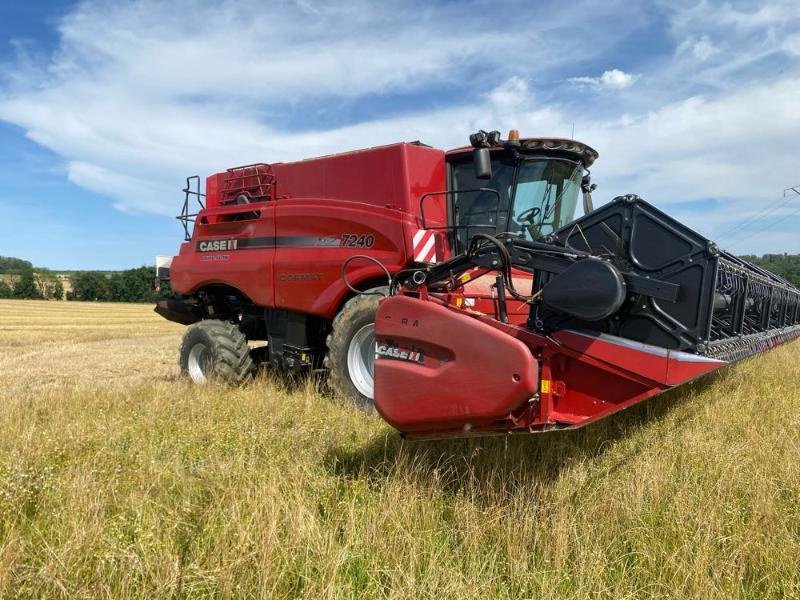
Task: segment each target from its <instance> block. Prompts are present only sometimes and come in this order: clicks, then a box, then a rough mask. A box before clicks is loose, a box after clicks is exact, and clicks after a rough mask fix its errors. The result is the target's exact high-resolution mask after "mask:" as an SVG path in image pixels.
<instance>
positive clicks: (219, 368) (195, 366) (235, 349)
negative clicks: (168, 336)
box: [180, 319, 256, 385]
mask: <svg viewBox="0 0 800 600" xmlns="http://www.w3.org/2000/svg"><path fill="white" fill-rule="evenodd" d="M180 363H181V373H183V374H184V375H186V376H188V377H189V379H191V380H192V381H194V382H195V383H197V384H199V385H205V384H207V383H209V382H211V381H214V382H220V383H227V384H231V385H242V384H243V383H246V382H247V381H249V380H250V379H252V377H253V373H254V372H255V369H256V367H255V364H254V363H253V359H252V358H251V357H250V347H249V346H248V345H247V338H246V337H245V336H244V334H243V333H242V332H241V331H239V328H238V327H237V326H236V325H234V324H233V323H228V322H225V321H217V320H214V319H209V320H205V321H200V322H199V323H195V324H193V325H190V326H189V328H188V329H187V330H186V333H185V334H184V336H183V343H182V344H181V358H180Z"/></svg>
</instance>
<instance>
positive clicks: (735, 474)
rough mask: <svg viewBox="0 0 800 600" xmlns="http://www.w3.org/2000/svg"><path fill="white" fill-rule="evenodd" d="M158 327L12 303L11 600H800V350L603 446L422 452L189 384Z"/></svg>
mask: <svg viewBox="0 0 800 600" xmlns="http://www.w3.org/2000/svg"><path fill="white" fill-rule="evenodd" d="M181 333H182V327H180V326H176V325H173V324H170V323H168V322H166V321H163V320H161V319H160V318H159V317H157V316H156V315H154V314H153V313H152V312H151V310H150V307H148V306H141V305H120V304H113V305H112V304H108V305H104V304H82V303H63V302H62V303H55V302H50V303H47V302H26V301H2V302H0V400H1V401H2V411H1V412H0V596H2V597H37V598H41V597H68V598H76V597H84V598H97V597H115V598H116V597H147V598H152V597H166V596H170V597H173V596H174V597H308V598H339V597H352V598H355V597H365V596H366V597H392V598H426V597H429V598H433V597H436V598H518V597H527V598H550V597H588V596H600V597H609V598H633V597H643V596H658V597H664V596H668V597H676V598H686V597H709V598H721V597H746V598H760V597H774V598H780V597H800V413H799V412H798V409H800V345H799V344H797V343H795V344H792V345H787V346H784V347H781V348H779V349H777V350H775V351H773V352H771V353H769V354H767V355H764V356H762V357H760V358H758V359H755V360H750V361H747V362H745V363H741V364H739V365H737V366H735V367H733V368H731V369H730V370H728V371H727V372H726V373H725V374H724V375H722V376H720V377H717V378H716V379H715V380H714V381H711V382H704V383H702V384H694V385H693V386H690V387H688V388H685V389H683V390H682V391H680V392H678V393H671V394H668V395H665V396H662V397H660V398H658V399H655V400H653V401H650V402H649V403H646V404H645V405H644V406H640V407H637V408H634V409H632V410H630V411H627V412H626V413H623V414H621V415H617V416H616V417H612V418H610V419H607V420H605V421H603V422H600V423H598V424H597V425H595V426H592V427H590V428H588V429H585V430H582V431H576V432H566V433H549V434H544V435H538V436H519V437H511V438H506V437H504V438H492V439H483V440H470V441H450V442H427V443H419V442H418V443H409V442H403V441H402V440H401V439H399V438H398V436H397V435H396V434H395V433H393V432H392V430H391V429H390V428H389V427H388V426H387V425H385V424H383V423H382V422H381V421H380V420H379V419H377V418H372V417H366V416H363V415H361V414H358V413H356V412H354V411H352V410H350V409H349V408H347V407H346V406H343V405H341V404H340V403H338V402H337V401H335V400H333V399H330V398H327V397H325V396H322V395H319V394H317V393H316V392H315V390H314V389H313V386H312V385H311V384H308V385H306V386H304V387H302V388H301V389H299V390H297V389H296V390H289V389H287V388H286V387H285V386H284V385H283V384H281V383H280V382H278V383H275V382H272V381H270V380H269V379H267V378H266V377H261V378H259V380H258V381H256V382H255V383H254V384H253V385H251V386H249V387H247V388H246V389H236V390H234V389H219V388H197V387H192V386H191V385H188V384H187V383H186V382H184V381H182V380H181V379H180V378H179V376H178V369H177V367H176V360H177V357H176V354H177V348H178V344H179V341H180V336H181Z"/></svg>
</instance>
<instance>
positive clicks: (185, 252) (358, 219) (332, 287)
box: [170, 144, 446, 318]
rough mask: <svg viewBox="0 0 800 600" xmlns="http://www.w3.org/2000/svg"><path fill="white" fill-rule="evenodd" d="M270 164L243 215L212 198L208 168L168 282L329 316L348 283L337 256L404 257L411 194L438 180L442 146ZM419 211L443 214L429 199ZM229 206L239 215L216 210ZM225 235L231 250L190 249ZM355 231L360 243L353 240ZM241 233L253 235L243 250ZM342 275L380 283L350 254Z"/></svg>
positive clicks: (412, 220)
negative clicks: (266, 179) (259, 197)
mask: <svg viewBox="0 0 800 600" xmlns="http://www.w3.org/2000/svg"><path fill="white" fill-rule="evenodd" d="M270 173H271V174H272V175H273V176H274V184H273V186H274V189H273V192H272V194H273V195H272V199H271V200H269V201H267V202H261V203H253V204H248V205H247V206H246V208H247V211H252V212H249V213H248V214H247V215H245V216H250V217H253V218H241V213H242V210H243V207H242V206H241V205H238V206H237V205H227V206H226V205H222V204H221V201H222V200H223V194H222V190H224V189H225V182H226V180H227V179H229V178H230V174H229V173H218V174H215V175H212V176H211V177H209V178H208V180H207V185H206V190H207V199H206V208H205V209H204V210H202V211H200V213H199V215H198V217H197V221H196V224H195V229H194V232H193V235H192V239H191V241H189V242H186V243H184V244H183V245H182V246H181V250H180V253H179V254H178V256H176V257H175V258H174V259H173V262H172V266H171V269H170V271H171V279H172V287H173V289H174V290H176V291H178V292H181V293H184V294H193V293H195V292H196V291H197V290H199V289H201V288H204V287H207V286H210V285H219V284H222V285H226V286H230V287H233V288H235V289H236V290H238V291H239V292H241V293H242V294H243V295H244V296H246V297H247V298H249V299H250V300H251V301H252V302H254V303H255V304H257V305H259V306H264V307H274V308H283V309H289V310H295V311H299V312H303V313H308V314H313V315H318V316H321V317H325V318H332V317H333V316H334V315H335V314H336V312H337V310H338V308H339V306H340V305H341V303H342V302H343V300H344V299H345V297H346V296H347V295H348V293H349V292H348V289H347V286H346V285H345V283H344V281H342V277H341V267H342V263H343V262H344V261H345V260H346V259H347V258H349V257H350V256H352V255H353V254H356V253H363V254H369V255H370V256H374V257H375V258H377V259H378V260H380V261H381V262H382V263H383V264H384V265H386V267H387V268H388V269H389V270H390V271H392V272H396V271H398V270H399V269H401V268H403V267H405V266H406V265H408V264H409V262H410V259H409V256H410V253H411V248H410V247H409V240H410V239H411V237H412V235H413V231H414V230H415V229H416V228H419V227H420V226H421V223H420V222H419V219H418V215H419V197H420V196H421V195H422V194H424V193H427V192H435V191H440V190H443V189H445V188H446V183H445V164H444V152H442V151H441V150H436V149H433V148H428V147H425V146H419V145H413V144H394V145H391V146H384V147H380V148H372V149H369V150H362V151H357V152H350V153H345V154H339V155H334V156H328V157H322V158H317V159H311V160H304V161H299V162H294V163H278V164H274V165H271V166H270ZM437 210H438V212H437ZM426 211H427V212H426V216H428V215H430V216H431V218H432V219H436V220H438V221H440V222H443V221H444V212H443V204H441V203H439V204H438V205H437V204H435V203H431V204H430V206H426ZM255 213H258V214H257V216H256V215H255ZM232 214H238V215H239V216H237V219H236V220H231V219H230V218H228V219H225V220H223V219H224V218H225V216H226V215H232ZM366 236H371V237H369V238H367V237H366ZM228 239H236V240H237V241H238V249H237V251H235V252H226V251H219V252H212V253H207V252H199V251H197V250H198V248H197V244H198V243H199V240H211V241H214V240H223V241H224V240H228ZM365 239H367V240H368V241H369V242H370V244H369V246H364V245H362V246H358V244H359V241H361V243H362V244H363V243H364V242H363V240H365ZM242 240H245V242H247V241H252V240H262V242H259V243H257V244H255V245H254V246H252V247H248V249H247V250H245V251H243V250H242V249H241V248H242ZM351 240H353V241H352V243H353V244H354V245H352V246H350V245H347V244H349V243H351ZM348 280H349V281H350V282H351V284H353V285H356V286H359V285H361V286H364V285H367V286H369V285H370V284H371V282H374V283H375V285H380V284H384V283H385V277H384V276H383V274H382V271H381V270H380V269H378V268H377V267H376V265H374V264H372V263H368V262H357V263H353V264H352V267H351V268H350V269H349V270H348Z"/></svg>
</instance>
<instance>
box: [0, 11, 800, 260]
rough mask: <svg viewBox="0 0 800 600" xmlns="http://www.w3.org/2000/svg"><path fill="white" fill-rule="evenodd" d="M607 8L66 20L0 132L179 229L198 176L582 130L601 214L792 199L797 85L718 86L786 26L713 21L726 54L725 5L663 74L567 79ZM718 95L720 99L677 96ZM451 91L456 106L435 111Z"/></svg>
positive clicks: (28, 63) (777, 81)
mask: <svg viewBox="0 0 800 600" xmlns="http://www.w3.org/2000/svg"><path fill="white" fill-rule="evenodd" d="M596 4H597V3H592V2H587V3H586V4H585V5H584V6H583V7H582V9H583V10H572V11H569V12H568V13H566V14H560V15H559V14H555V15H554V17H553V19H556V20H553V21H548V23H547V27H542V28H541V30H539V31H533V30H532V29H531V27H532V26H531V23H535V22H537V20H536V19H523V18H517V19H512V20H510V21H509V22H501V23H495V24H494V25H493V26H490V25H487V23H486V22H485V21H480V20H476V19H473V18H472V17H471V16H470V15H471V14H472V13H471V12H470V11H464V10H462V9H459V8H458V7H457V6H456V7H453V6H450V5H447V6H445V7H438V6H435V7H430V8H425V9H419V8H416V9H413V8H409V7H408V6H406V5H404V4H402V3H398V4H393V5H391V6H389V7H388V8H386V6H384V5H375V4H371V3H366V2H365V3H362V4H354V3H348V4H336V5H334V6H331V5H329V4H326V3H319V4H316V3H314V4H312V3H309V2H299V3H297V4H296V5H294V4H276V5H272V6H270V7H269V10H264V7H263V6H261V5H260V4H256V5H254V6H247V5H243V4H239V3H223V4H220V5H216V4H198V5H196V6H195V5H193V6H192V9H191V10H188V9H187V7H186V6H182V5H180V4H174V5H167V4H162V3H155V2H147V1H146V2H139V3H126V4H117V5H110V4H105V3H102V4H93V3H86V4H82V5H80V6H79V7H78V8H77V9H76V10H75V11H74V12H73V13H71V14H70V15H68V16H67V17H66V18H65V19H64V20H63V21H62V22H61V24H60V27H59V31H60V35H61V42H60V47H59V50H58V51H57V52H56V53H55V54H54V55H53V56H52V57H49V60H48V62H46V63H45V64H43V63H42V62H41V60H38V59H37V58H36V56H35V52H30V51H29V49H28V48H27V47H23V48H22V50H24V52H23V54H22V62H20V63H18V64H16V65H14V66H13V67H9V68H6V69H4V71H5V73H6V75H7V76H6V78H5V86H4V87H5V90H4V91H3V92H2V93H0V119H3V120H6V121H9V122H12V123H15V124H17V125H19V126H21V127H23V128H24V129H25V131H26V133H27V135H28V137H30V138H31V139H32V140H34V141H36V142H37V143H39V144H41V145H42V146H45V147H47V148H49V149H50V150H52V151H54V152H56V153H57V154H58V155H60V156H61V157H63V158H64V161H65V163H66V166H67V173H68V177H69V179H70V180H71V181H72V182H74V183H76V184H78V185H80V186H83V187H85V188H87V189H90V190H93V191H95V192H98V193H100V194H103V195H106V196H108V197H109V198H112V199H113V201H114V202H115V205H116V206H117V207H118V208H120V209H122V210H128V211H147V212H154V213H159V214H165V215H172V214H174V213H175V211H176V207H177V200H178V196H179V191H178V190H179V189H180V187H181V186H182V184H183V177H185V175H187V174H194V173H198V174H200V175H204V174H208V173H211V172H215V171H219V170H222V169H224V168H226V167H229V166H232V165H236V164H244V163H251V162H255V161H262V160H263V161H287V160H293V159H298V158H303V157H308V156H315V155H321V154H326V153H331V152H337V151H343V150H348V149H353V148H358V147H366V146H372V145H377V144H383V143H390V142H394V141H399V140H414V139H421V140H423V141H425V142H426V143H429V144H433V145H437V146H439V147H445V148H447V147H453V146H460V145H463V144H464V143H465V141H466V137H467V135H468V134H469V133H470V132H471V131H474V130H476V129H479V128H483V129H500V130H501V131H505V130H507V129H509V128H517V129H519V130H520V131H521V132H522V133H523V135H526V134H527V135H569V134H570V132H571V129H572V126H573V124H574V125H575V131H576V136H577V137H578V138H579V139H582V140H584V141H586V142H587V143H589V144H590V145H592V146H594V147H596V148H597V149H598V150H599V151H600V160H599V161H598V163H597V165H596V167H595V168H594V178H595V181H597V182H598V183H600V185H601V187H600V189H599V190H598V194H597V197H598V199H599V200H601V201H602V200H606V199H609V198H611V197H613V196H615V195H617V194H621V193H627V192H635V193H639V194H640V195H642V196H644V197H646V198H648V199H650V200H653V201H655V202H656V203H658V204H659V205H669V206H673V207H675V209H676V210H684V207H685V206H687V205H686V204H682V203H686V202H687V201H691V200H695V199H700V198H709V197H715V198H722V199H723V201H724V202H725V203H726V204H725V206H726V207H727V209H728V210H724V211H718V212H716V213H713V214H708V215H707V214H702V216H700V215H701V213H698V212H696V211H695V212H694V213H693V212H691V211H689V212H687V214H686V218H687V220H688V221H689V222H690V224H691V225H693V226H695V227H698V228H701V229H703V230H704V231H706V232H708V233H711V234H713V233H715V232H720V231H722V229H724V228H725V226H726V224H729V223H730V222H731V221H733V220H735V219H736V218H738V217H739V216H740V215H744V214H747V213H748V211H754V210H755V211H756V212H757V211H758V210H760V209H761V208H762V207H763V206H764V204H765V203H767V202H769V201H770V200H771V199H773V198H774V197H775V195H776V194H779V193H780V190H782V189H783V188H784V187H786V186H788V185H792V184H795V183H798V181H794V180H793V179H794V178H795V177H796V173H797V170H796V165H795V162H796V147H797V144H796V140H797V139H799V138H800V112H798V111H797V110H796V107H797V106H800V72H798V71H797V70H792V69H787V70H785V71H783V73H782V75H781V76H780V77H777V78H776V77H772V78H771V79H765V80H763V81H761V80H758V81H757V85H738V86H737V85H730V86H726V85H723V84H722V83H719V82H721V81H723V79H724V77H728V76H729V75H728V74H730V73H734V72H736V68H739V69H740V68H742V66H743V65H747V64H749V63H748V62H747V61H749V60H751V56H752V55H756V54H758V55H760V56H770V55H771V54H772V53H774V52H775V50H774V46H773V45H770V44H771V42H770V44H767V42H765V41H764V40H765V39H767V38H768V37H769V36H768V35H767V30H768V29H770V28H774V27H779V26H781V25H780V22H779V20H777V16H776V15H777V14H778V13H779V12H780V11H775V10H762V11H759V12H758V14H757V18H758V21H759V23H761V25H760V27H761V29H758V28H757V27H750V24H749V23H747V22H746V20H745V19H743V18H740V13H739V12H737V11H736V10H734V9H731V8H730V7H728V6H727V5H725V6H723V7H722V8H719V11H720V19H722V20H723V21H724V22H725V23H726V25H725V26H726V27H729V28H730V29H731V30H732V31H733V30H735V31H736V32H739V31H741V32H743V33H741V34H739V33H737V34H736V35H737V36H738V35H741V36H744V37H737V38H736V40H737V43H739V45H738V46H737V47H736V50H735V52H733V51H732V50H731V46H732V45H733V43H732V42H731V39H729V38H726V37H725V36H724V35H722V34H721V33H720V28H721V26H717V25H715V22H714V21H713V20H712V19H711V13H713V12H714V10H713V8H714V7H712V6H710V5H704V4H702V3H701V5H699V6H700V9H703V10H702V11H701V10H700V9H698V8H697V7H696V6H694V7H689V8H687V9H683V10H678V9H673V8H671V9H670V10H674V13H673V21H672V31H673V35H674V38H675V47H674V52H673V53H671V54H670V56H669V58H668V59H664V60H668V61H670V62H667V63H658V62H655V63H652V64H648V63H647V62H646V61H643V62H642V63H641V65H638V64H637V66H636V67H635V69H636V71H637V73H641V75H640V74H634V73H628V72H625V71H623V70H620V69H617V68H615V69H610V70H606V71H604V72H603V73H602V74H600V75H599V76H596V77H579V78H573V79H571V80H569V83H571V84H572V85H564V83H563V79H562V77H563V76H559V74H560V73H561V72H562V71H561V70H560V68H561V67H563V66H564V65H565V63H566V62H571V61H575V64H578V63H579V62H580V61H588V60H590V59H592V58H595V57H593V54H594V53H595V52H596V53H599V55H600V56H602V55H603V51H604V47H603V46H602V44H604V43H605V44H608V45H609V46H611V45H613V43H614V41H615V38H614V37H613V34H610V35H608V34H607V31H606V30H604V31H603V32H602V35H598V38H597V39H596V40H595V39H591V40H589V39H587V40H585V41H586V43H585V44H581V45H578V46H576V45H574V44H573V43H571V41H570V39H569V38H568V37H565V36H564V35H563V31H564V30H565V28H573V27H577V28H580V27H582V26H583V24H582V23H581V22H575V21H574V19H573V17H574V15H576V14H581V15H583V14H584V13H586V22H587V23H590V22H591V21H592V20H593V19H597V18H598V16H597V14H595V13H592V12H591V11H592V10H596V9H594V5H596ZM603 6H604V9H607V10H609V11H614V10H616V11H618V13H619V15H626V14H627V11H629V10H630V9H629V8H628V7H627V4H622V3H620V4H615V3H614V2H609V3H603ZM767 8H769V7H767ZM783 8H786V6H785V5H784V6H783ZM687 13H689V14H690V17H687V16H686V15H687ZM387 14H388V15H390V17H387ZM558 19H561V20H560V21H558ZM443 24H448V26H446V27H445V26H443ZM759 32H760V33H759ZM501 33H502V35H501ZM759 35H760V37H759ZM548 36H549V37H548ZM753 36H754V37H753ZM543 39H546V40H547V41H548V42H549V43H543V42H542V40H543ZM791 39H792V38H787V39H786V40H785V44H786V45H787V48H788V49H789V50H785V51H787V52H788V51H790V50H791V49H793V48H795V46H794V45H793V44H794V42H792V41H791ZM509 40H514V43H515V44H514V46H513V49H514V51H513V52H509V47H510V46H509ZM712 40H713V42H712ZM748 40H749V41H748ZM764 44H767V46H764ZM737 61H739V62H737ZM698 65H699V66H698ZM735 65H739V66H738V67H736V66H735ZM648 69H649V70H648ZM693 69H697V70H693ZM723 74H724V76H723ZM710 81H714V82H717V83H719V86H718V90H716V91H713V92H710V91H708V90H707V89H706V90H704V91H703V93H702V94H700V93H699V92H696V91H692V92H690V93H684V90H685V89H686V88H687V87H691V86H692V85H694V84H697V83H702V84H703V85H706V86H708V85H709V82H710ZM559 82H560V83H559ZM637 82H638V83H637ZM634 83H636V84H637V85H635V86H634ZM574 84H578V85H582V86H586V87H588V88H591V89H597V90H608V91H619V90H626V93H625V94H611V93H609V94H591V96H592V99H591V102H592V104H589V101H588V100H586V99H585V98H584V99H583V100H581V99H580V98H578V99H576V97H579V96H585V94H583V95H581V94H576V93H575V92H576V89H575V85H574ZM448 86H451V88H450V89H455V90H457V92H455V93H447V94H445V96H446V99H442V97H438V96H437V94H438V93H440V92H442V90H446V89H448ZM393 95H404V96H406V97H413V98H415V99H416V100H417V101H419V102H420V104H419V106H417V107H414V106H413V105H411V106H410V107H409V104H408V103H407V104H406V105H405V108H404V109H403V110H400V109H397V108H396V109H394V112H390V113H387V112H386V111H385V110H383V111H378V112H377V113H376V112H373V113H372V114H376V115H377V116H373V117H371V118H369V119H353V118H337V119H331V123H332V124H330V125H324V126H323V125H317V126H308V125H303V126H302V127H301V126H298V125H297V122H298V121H299V119H298V120H296V121H295V123H294V124H292V123H291V122H287V121H286V120H285V119H286V118H287V116H286V115H289V116H291V115H293V114H295V113H300V114H306V113H307V112H309V111H314V112H317V111H319V112H323V113H324V114H326V115H337V114H338V113H339V112H340V111H350V112H352V113H353V114H358V110H357V109H358V107H359V106H360V105H361V104H368V105H369V106H370V107H372V108H374V107H375V106H376V105H381V104H383V102H384V99H385V98H392V97H393ZM604 101H607V102H609V103H611V102H613V104H612V105H611V106H610V107H606V108H605V110H606V113H605V114H604V113H601V112H600V109H599V108H597V104H598V103H600V102H604ZM387 104H389V103H388V102H387ZM642 106H646V108H645V109H642V108H641V107H642ZM354 107H356V108H354ZM316 122H317V123H320V122H322V120H318V121H316ZM669 206H668V207H667V208H668V210H669ZM774 239H775V240H777V239H779V238H778V237H777V236H775V237H774ZM797 249H798V250H800V248H797Z"/></svg>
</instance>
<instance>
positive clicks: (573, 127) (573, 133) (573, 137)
mask: <svg viewBox="0 0 800 600" xmlns="http://www.w3.org/2000/svg"><path fill="white" fill-rule="evenodd" d="M570 137H571V138H572V139H573V140H574V139H575V121H573V122H572V135H571V136H570Z"/></svg>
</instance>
